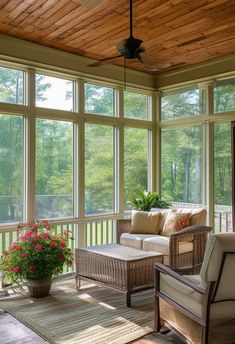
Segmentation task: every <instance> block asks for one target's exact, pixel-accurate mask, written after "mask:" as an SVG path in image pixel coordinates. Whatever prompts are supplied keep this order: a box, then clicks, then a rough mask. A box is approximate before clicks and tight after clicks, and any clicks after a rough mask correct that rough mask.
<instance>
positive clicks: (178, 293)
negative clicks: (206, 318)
mask: <svg viewBox="0 0 235 344" xmlns="http://www.w3.org/2000/svg"><path fill="white" fill-rule="evenodd" d="M160 276H161V278H160V291H161V292H162V293H163V294H165V295H167V296H168V297H170V298H171V299H172V300H174V301H175V302H177V303H178V304H179V305H181V306H183V307H185V308H186V309H188V310H189V311H192V312H193V313H194V314H196V315H198V316H200V317H201V316H202V304H203V296H202V295H201V294H200V293H198V292H196V291H194V290H193V289H192V288H190V287H188V286H186V285H184V284H183V283H181V282H179V281H177V280H176V279H174V278H172V277H171V276H168V275H165V274H162V273H161V274H160ZM185 277H186V278H187V276H185Z"/></svg>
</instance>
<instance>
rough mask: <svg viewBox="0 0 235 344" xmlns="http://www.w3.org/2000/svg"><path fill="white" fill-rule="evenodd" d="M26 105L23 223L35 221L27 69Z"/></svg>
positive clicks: (31, 86) (31, 75) (31, 83)
mask: <svg viewBox="0 0 235 344" xmlns="http://www.w3.org/2000/svg"><path fill="white" fill-rule="evenodd" d="M25 86H26V88H25V89H26V91H25V96H26V105H28V114H27V117H26V118H25V126H24V134H25V135H24V143H25V145H24V146H25V150H24V166H25V169H24V170H25V178H24V190H25V192H24V195H25V196H24V218H23V220H24V221H27V222H28V221H31V220H33V219H35V197H36V190H35V171H36V170H35V162H36V157H35V154H36V150H35V146H36V145H35V141H36V134H35V126H36V121H35V72H34V70H32V69H29V70H28V72H27V74H26V82H25Z"/></svg>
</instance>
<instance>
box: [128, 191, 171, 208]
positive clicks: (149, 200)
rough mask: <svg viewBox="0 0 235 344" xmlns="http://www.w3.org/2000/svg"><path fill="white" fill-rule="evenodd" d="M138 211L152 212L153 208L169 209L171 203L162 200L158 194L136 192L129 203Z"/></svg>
mask: <svg viewBox="0 0 235 344" xmlns="http://www.w3.org/2000/svg"><path fill="white" fill-rule="evenodd" d="M127 203H128V204H130V205H131V206H132V207H133V208H134V209H136V210H142V211H150V209H151V208H169V207H170V206H171V203H169V202H166V201H163V200H161V198H160V196H159V195H158V193H157V192H145V191H141V190H137V191H136V195H135V196H132V197H131V198H130V199H129V201H128V202H127Z"/></svg>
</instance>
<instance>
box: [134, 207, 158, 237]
mask: <svg viewBox="0 0 235 344" xmlns="http://www.w3.org/2000/svg"><path fill="white" fill-rule="evenodd" d="M160 217H161V214H160V213H152V212H149V211H137V210H133V211H132V216H131V230H130V233H135V234H158V232H159V227H158V223H159V219H160Z"/></svg>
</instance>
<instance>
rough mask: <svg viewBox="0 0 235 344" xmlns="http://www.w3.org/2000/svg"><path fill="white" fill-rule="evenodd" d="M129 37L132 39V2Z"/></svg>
mask: <svg viewBox="0 0 235 344" xmlns="http://www.w3.org/2000/svg"><path fill="white" fill-rule="evenodd" d="M130 37H131V38H132V37H133V30H132V0H130Z"/></svg>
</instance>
